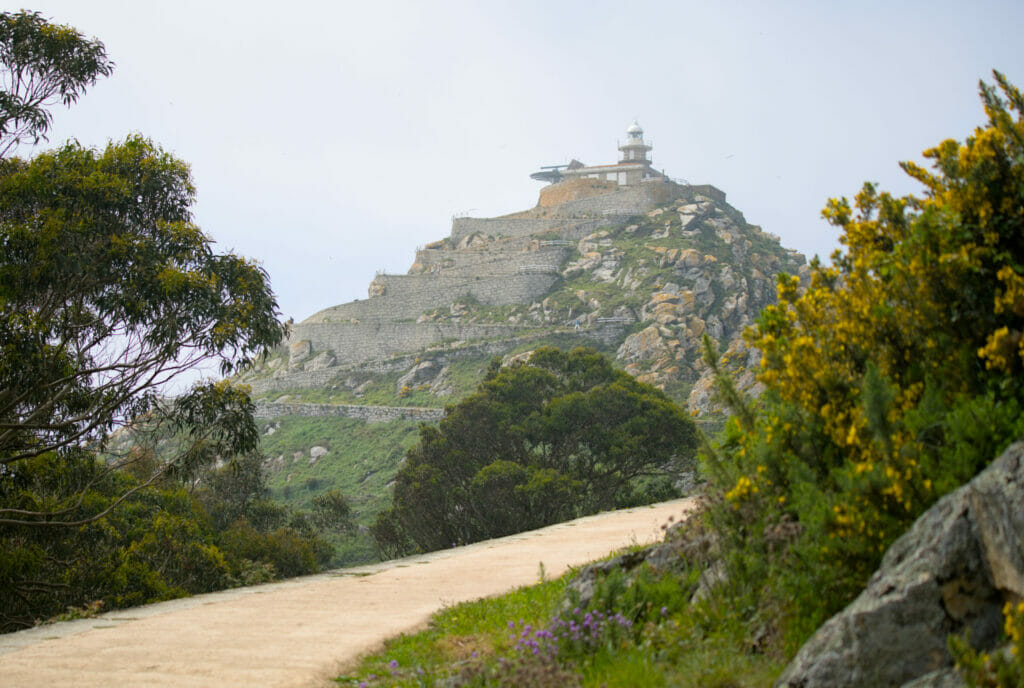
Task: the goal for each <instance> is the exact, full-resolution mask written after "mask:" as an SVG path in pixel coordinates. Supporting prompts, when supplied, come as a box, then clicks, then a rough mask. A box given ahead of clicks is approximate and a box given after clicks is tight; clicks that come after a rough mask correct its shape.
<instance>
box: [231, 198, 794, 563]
mask: <svg viewBox="0 0 1024 688" xmlns="http://www.w3.org/2000/svg"><path fill="white" fill-rule="evenodd" d="M780 272H784V273H788V274H798V275H800V276H801V277H804V276H806V274H807V266H806V264H805V261H804V257H803V256H802V255H800V254H799V253H797V252H795V251H791V250H787V249H786V248H784V247H783V246H781V245H780V243H779V240H778V238H777V237H775V236H773V235H771V234H768V233H766V232H764V231H762V230H761V228H760V227H758V226H756V225H752V224H749V223H748V222H747V221H746V220H745V218H744V216H743V214H742V213H741V212H740V211H738V210H737V209H736V208H733V207H732V206H731V205H729V204H728V203H727V201H726V196H725V193H723V192H722V191H720V190H719V189H717V188H715V187H713V186H710V185H703V186H693V185H685V184H678V183H675V182H672V181H670V180H667V179H658V180H648V181H645V182H643V183H641V184H637V185H634V186H626V187H624V188H619V187H617V186H616V185H607V184H602V183H598V182H594V181H592V180H588V179H575V180H567V181H561V182H559V183H554V184H550V185H548V186H547V187H545V188H544V189H543V191H542V192H541V195H540V201H539V203H538V205H537V206H536V207H534V208H532V209H530V210H526V211H523V212H519V213H514V214H511V215H506V216H502V217H497V218H456V219H455V220H454V221H453V223H452V229H451V233H450V235H449V236H448V237H446V238H444V239H442V240H439V241H437V242H434V243H432V244H429V245H427V246H425V247H424V248H422V249H420V250H419V251H417V253H416V259H415V262H414V263H413V265H412V266H411V267H410V269H409V271H408V274H406V275H386V274H382V275H377V276H376V277H375V278H374V279H373V281H372V282H371V283H370V286H369V298H367V299H364V300H358V301H353V302H350V303H345V304H340V305H337V306H332V307H329V308H326V309H324V310H322V311H320V312H318V313H316V314H314V315H312V316H310V317H309V318H307V319H305V320H304V321H302V322H299V323H297V324H294V325H293V328H292V334H291V338H290V339H289V340H288V341H287V342H286V344H285V345H284V346H282V347H280V348H279V349H278V350H277V351H275V352H273V353H272V354H271V355H270V356H268V357H266V358H265V359H264V360H262V361H260V363H259V364H258V366H257V367H256V368H254V369H253V370H251V371H248V372H247V373H246V374H244V375H243V376H242V377H241V378H240V379H241V380H242V381H244V382H245V383H247V384H249V385H251V387H252V389H253V393H254V396H255V398H256V399H257V401H258V403H259V405H260V406H259V415H260V417H261V419H262V421H261V422H262V423H263V429H264V432H265V433H266V434H265V436H264V450H265V453H266V455H267V457H268V460H267V468H268V471H269V473H270V479H269V483H270V486H271V489H272V493H273V496H274V497H275V498H277V499H280V500H282V501H284V502H286V503H289V504H292V505H293V506H297V507H301V506H303V505H304V504H306V503H307V502H308V501H309V500H310V499H311V498H312V497H313V496H315V495H316V494H318V493H320V492H322V491H324V490H327V489H331V488H338V489H341V490H342V491H343V492H344V493H345V494H346V495H348V496H349V498H350V499H351V500H352V503H353V506H354V509H355V512H356V515H357V519H358V521H359V522H360V523H361V524H363V525H368V524H369V523H370V522H371V521H372V520H373V518H374V517H375V516H376V514H377V513H378V512H379V511H380V509H381V508H383V507H384V506H385V505H386V502H387V499H386V490H387V485H388V481H389V480H390V477H391V476H393V475H394V472H395V470H397V466H398V462H399V461H400V460H401V457H402V454H403V453H404V451H405V449H407V448H408V447H409V446H411V444H412V443H414V442H415V440H416V434H415V427H416V425H417V424H418V423H419V422H435V421H436V420H437V419H438V418H439V417H440V413H442V408H443V406H444V405H445V404H449V403H452V402H454V401H457V400H459V399H461V398H462V397H464V396H465V395H466V394H468V393H469V392H471V391H472V390H473V389H475V387H476V385H477V384H478V383H479V381H480V379H481V378H482V376H483V373H484V371H485V370H486V368H487V365H488V363H489V362H490V361H491V360H492V359H493V358H494V357H496V356H499V357H503V358H504V359H505V360H510V359H511V358H513V357H515V356H519V355H523V354H526V353H528V352H530V351H532V350H533V349H535V348H537V347H538V346H541V345H554V346H558V347H560V348H574V347H576V346H591V347H594V348H596V349H598V350H599V351H601V352H602V353H605V354H606V355H608V356H609V357H611V358H613V359H614V360H615V362H616V364H617V365H619V366H621V367H622V368H624V369H625V370H626V371H627V372H629V373H630V374H632V375H634V376H636V377H637V378H638V379H640V380H641V381H644V382H648V383H650V384H653V385H655V386H657V387H659V388H661V389H663V390H665V391H666V392H667V393H668V394H669V395H670V396H672V397H673V398H674V399H676V400H677V401H678V402H679V403H680V404H683V405H685V406H688V407H689V409H690V411H691V413H692V414H694V415H696V416H702V417H704V418H708V419H711V420H713V419H715V418H716V417H717V416H718V409H716V408H714V407H713V405H712V403H711V400H710V387H711V383H710V373H709V371H708V370H707V367H706V366H705V365H704V363H703V361H702V359H701V356H700V342H701V337H702V335H703V334H705V333H706V334H708V335H710V336H711V337H712V338H714V339H715V340H716V341H717V343H718V345H719V350H720V351H722V352H723V355H722V359H723V362H724V363H725V364H726V365H727V366H728V367H729V368H730V369H731V370H733V371H734V372H735V373H736V375H737V378H738V381H739V386H740V387H741V388H743V389H749V388H751V387H753V385H754V384H755V383H754V377H753V373H752V372H750V369H751V368H752V367H753V366H754V365H756V363H757V354H756V353H752V352H750V351H748V349H747V347H746V345H745V344H744V342H743V340H742V332H743V330H744V328H745V327H746V326H747V325H749V324H750V323H751V322H752V321H753V319H754V317H755V316H756V314H757V313H758V312H759V311H760V309H761V308H762V307H764V306H765V305H767V304H769V303H772V302H774V299H775V276H776V275H777V274H778V273H780ZM754 391H756V390H754ZM317 447H319V448H321V449H317ZM324 450H326V453H325V452H324ZM311 451H312V452H313V453H314V454H316V456H313V454H311V453H310V452H311ZM364 555H365V556H369V545H368V541H364V542H362V544H360V545H353V546H347V547H346V552H345V553H343V554H342V557H341V559H340V561H358V560H360V557H361V556H364Z"/></svg>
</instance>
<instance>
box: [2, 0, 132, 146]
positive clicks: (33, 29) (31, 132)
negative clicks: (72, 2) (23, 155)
mask: <svg viewBox="0 0 1024 688" xmlns="http://www.w3.org/2000/svg"><path fill="white" fill-rule="evenodd" d="M0 65H2V66H3V71H2V81H0V158H2V157H5V156H6V155H7V154H8V153H10V152H11V151H12V150H13V149H14V148H15V147H16V146H17V145H18V144H19V143H21V142H22V141H31V142H32V143H33V144H36V143H39V141H40V140H41V139H45V138H46V131H47V130H48V129H49V128H50V124H51V123H52V122H53V115H52V114H51V113H50V111H49V109H48V108H50V107H52V106H53V105H56V104H57V103H62V104H64V105H70V104H71V103H73V102H75V101H76V100H78V98H79V96H81V95H82V94H83V93H84V92H85V89H86V87H87V86H92V85H93V84H95V83H96V80H97V79H98V78H99V77H101V76H109V75H110V73H111V72H112V71H113V68H114V63H113V62H111V61H110V60H108V59H107V53H106V50H105V49H104V47H103V44H102V43H100V42H99V41H98V40H96V39H91V40H89V39H86V38H85V37H83V36H82V34H80V33H78V31H76V30H75V29H73V28H71V27H69V26H61V25H58V24H51V23H49V22H48V21H46V20H44V19H43V18H42V17H41V16H40V15H39V13H38V12H28V11H25V10H22V11H21V12H3V13H0Z"/></svg>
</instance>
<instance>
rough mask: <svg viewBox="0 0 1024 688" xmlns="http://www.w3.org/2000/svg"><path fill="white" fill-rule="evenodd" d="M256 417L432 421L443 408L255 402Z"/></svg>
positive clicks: (438, 416) (383, 421)
mask: <svg viewBox="0 0 1024 688" xmlns="http://www.w3.org/2000/svg"><path fill="white" fill-rule="evenodd" d="M253 415H255V416H256V417H257V418H268V419H270V418H280V417H281V416H313V417H322V416H341V417H342V418H358V419H360V420H365V421H366V422H367V423H387V422H389V421H393V420H416V421H420V422H423V423H435V422H437V421H439V420H441V419H442V418H444V409H439V408H418V407H415V406H352V405H341V404H289V403H274V402H265V401H264V402H257V403H256V412H255V414H253Z"/></svg>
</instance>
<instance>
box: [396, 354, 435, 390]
mask: <svg viewBox="0 0 1024 688" xmlns="http://www.w3.org/2000/svg"><path fill="white" fill-rule="evenodd" d="M440 369H441V366H439V365H438V364H437V363H436V362H434V361H421V362H419V363H417V364H416V365H414V366H413V367H412V370H410V371H409V372H407V373H406V374H405V375H403V376H402V377H400V378H398V382H396V383H395V388H396V390H397V391H396V394H400V393H401V391H402V389H404V388H409V389H411V388H413V387H416V386H417V385H422V384H426V383H427V382H431V381H433V380H434V378H436V377H437V375H438V373H439V372H440Z"/></svg>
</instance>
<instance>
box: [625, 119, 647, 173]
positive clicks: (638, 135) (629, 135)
mask: <svg viewBox="0 0 1024 688" xmlns="http://www.w3.org/2000/svg"><path fill="white" fill-rule="evenodd" d="M649 150H651V146H649V145H648V144H646V143H644V130H643V129H641V128H640V125H639V124H638V123H637V121H636V120H633V123H632V124H630V125H629V128H628V129H626V142H625V143H624V144H622V145H621V146H619V151H620V152H621V153H622V157H621V158H619V164H620V165H621V164H623V163H646V164H648V165H649V164H651V163H650V161H649V160H648V159H647V151H649Z"/></svg>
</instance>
